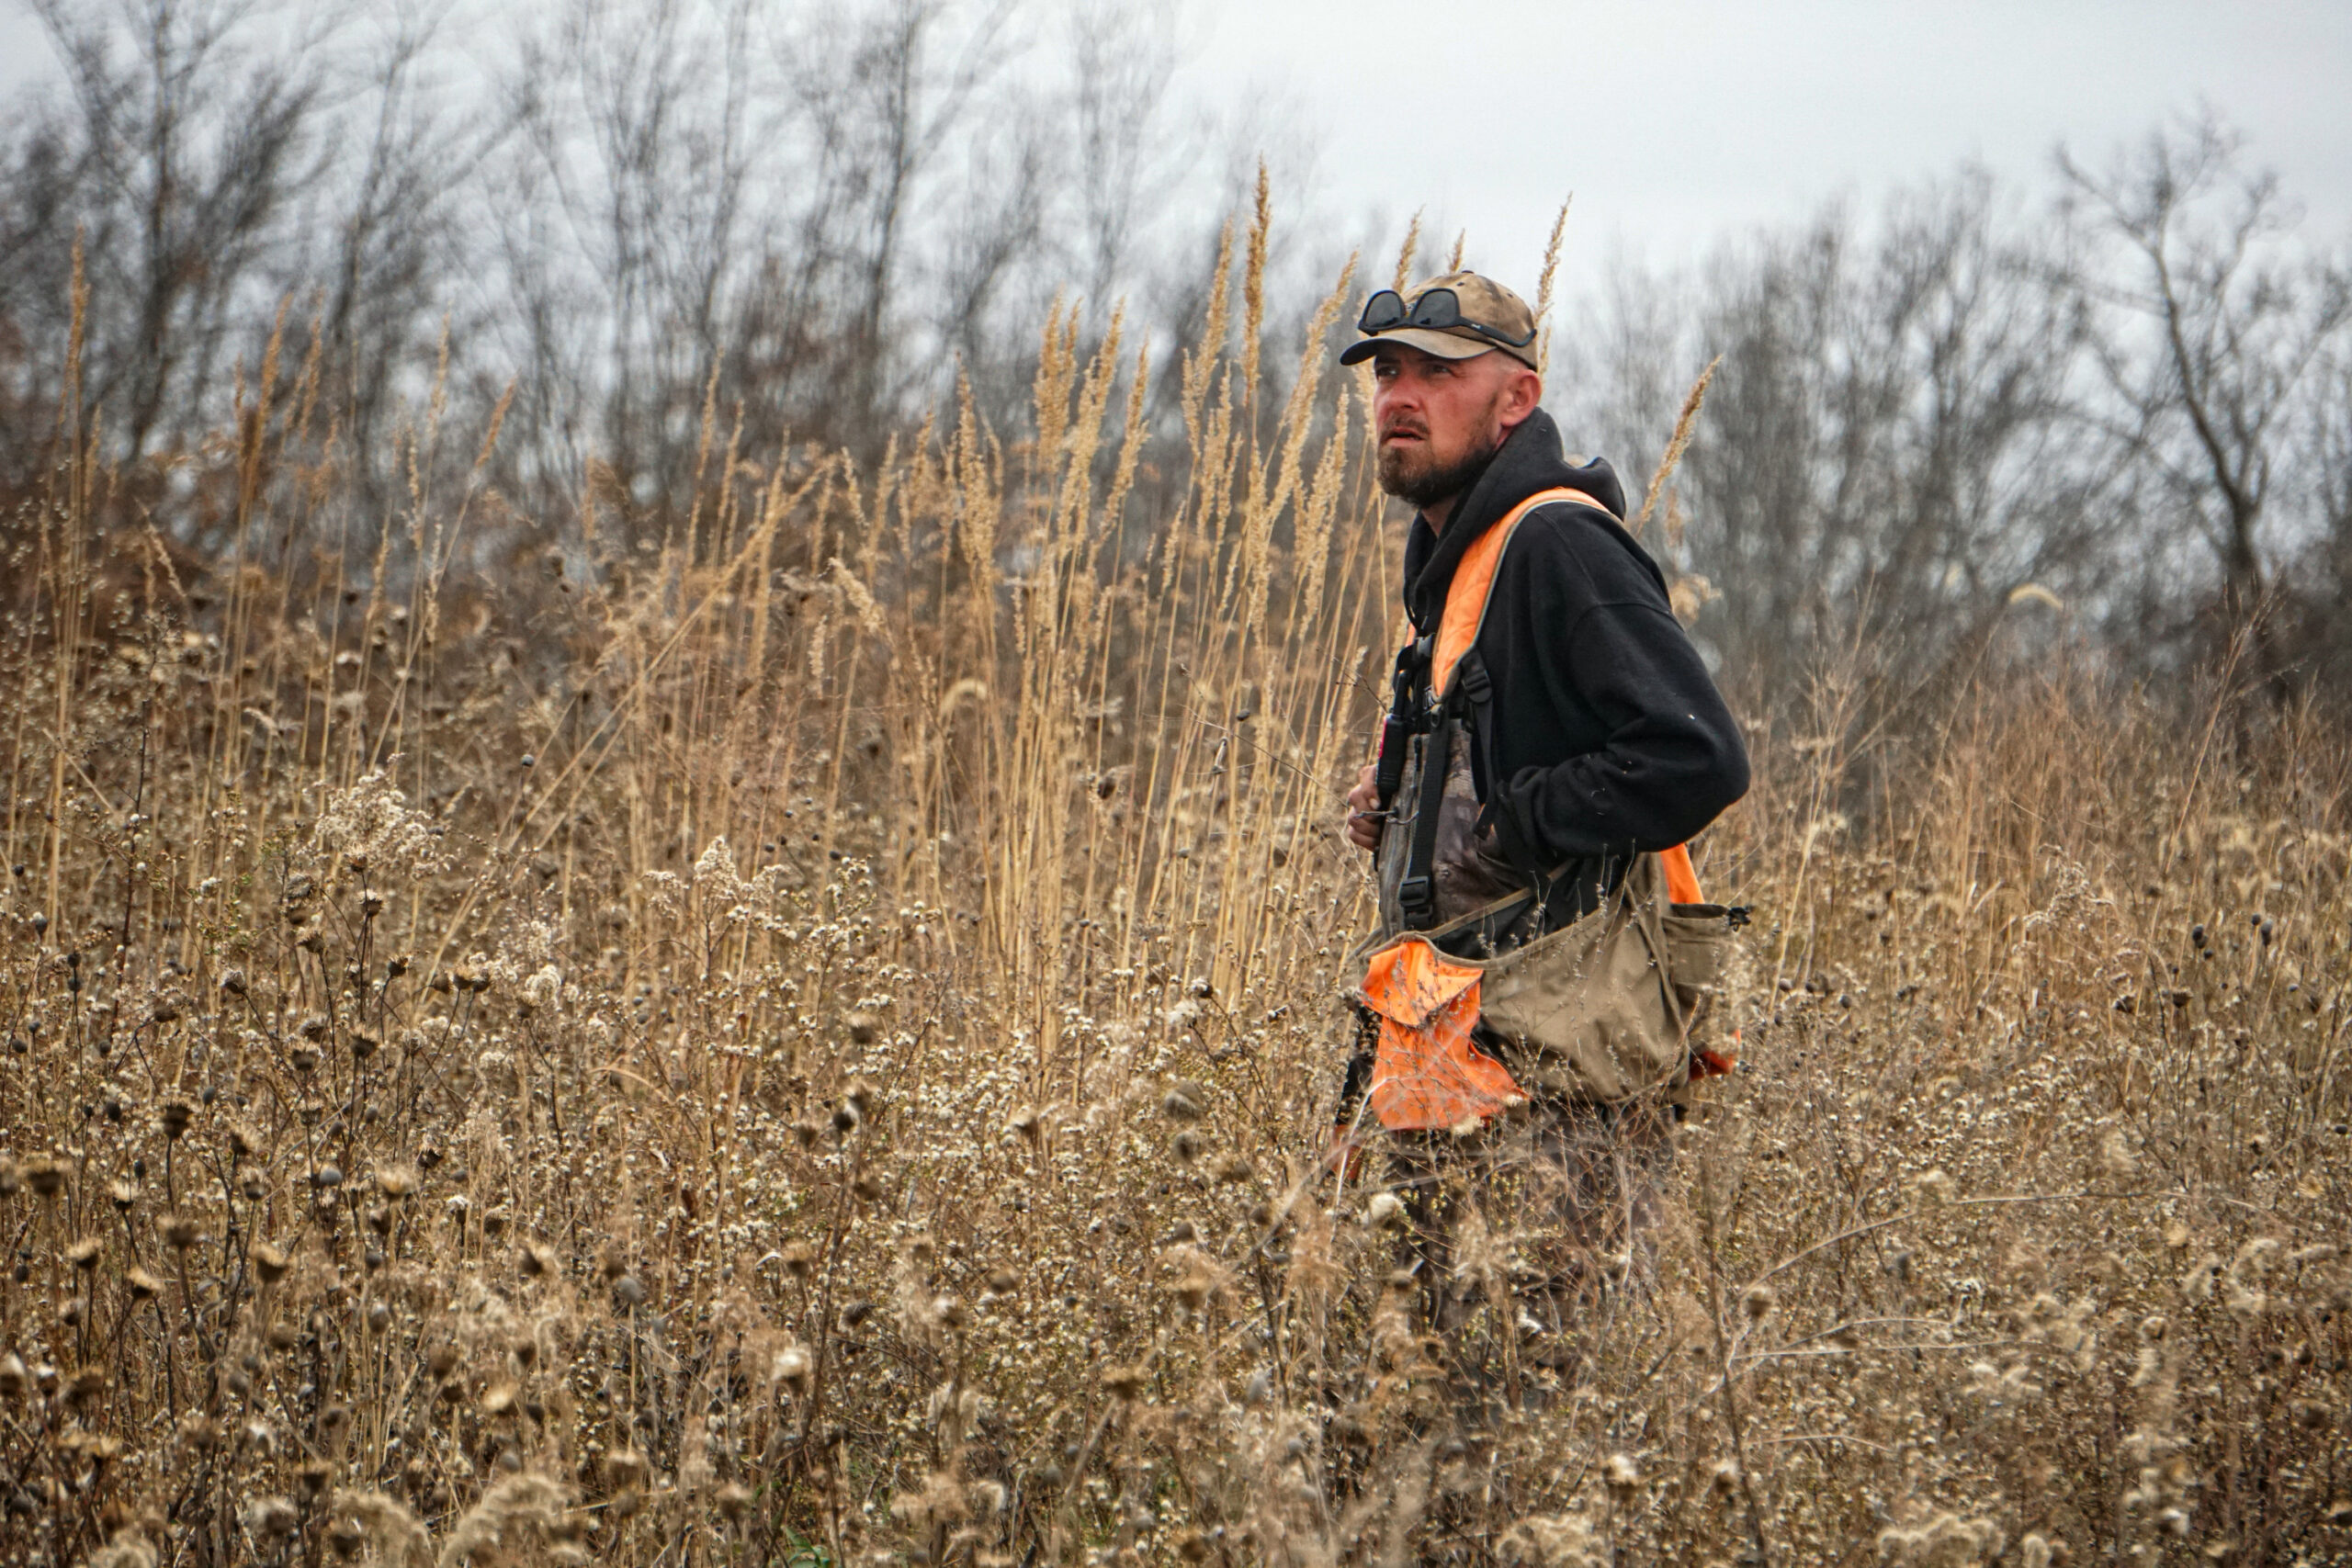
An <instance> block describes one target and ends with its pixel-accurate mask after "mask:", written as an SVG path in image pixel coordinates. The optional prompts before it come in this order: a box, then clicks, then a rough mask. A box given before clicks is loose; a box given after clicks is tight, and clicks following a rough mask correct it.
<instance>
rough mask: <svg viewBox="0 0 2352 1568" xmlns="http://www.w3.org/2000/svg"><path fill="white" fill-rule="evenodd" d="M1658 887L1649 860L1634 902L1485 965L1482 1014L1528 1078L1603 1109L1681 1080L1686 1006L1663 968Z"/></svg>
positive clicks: (1631, 893)
mask: <svg viewBox="0 0 2352 1568" xmlns="http://www.w3.org/2000/svg"><path fill="white" fill-rule="evenodd" d="M1645 871H1646V872H1647V873H1648V874H1644V872H1645ZM1657 880H1658V879H1657V875H1656V862H1655V861H1654V860H1653V859H1650V858H1649V857H1645V859H1644V860H1643V861H1642V862H1637V863H1636V871H1635V873H1634V875H1633V878H1632V885H1631V886H1628V887H1627V888H1626V889H1625V892H1626V894H1627V895H1628V896H1627V897H1621V898H1612V899H1611V900H1610V901H1609V902H1608V903H1607V904H1605V905H1604V906H1602V907H1601V908H1599V909H1596V910H1594V911H1593V912H1592V913H1590V914H1589V915H1586V916H1585V917H1584V918H1583V919H1578V920H1577V921H1575V922H1573V923H1571V924H1569V925H1566V926H1564V927H1562V928H1561V929H1560V930H1558V931H1554V932H1552V933H1551V934H1550V935H1548V936H1544V937H1542V938H1539V939H1538V940H1536V941H1534V942H1529V943H1528V944H1527V945H1526V946H1524V947H1519V948H1513V949H1512V950H1510V952H1508V953H1501V954H1499V955H1498V956H1496V957H1494V958H1492V959H1489V960H1487V964H1486V970H1487V977H1486V983H1485V985H1484V986H1483V987H1481V990H1480V997H1479V1006H1480V1010H1481V1012H1482V1013H1483V1014H1484V1022H1485V1024H1486V1027H1487V1031H1488V1032H1490V1033H1491V1034H1492V1035H1493V1036H1495V1037H1496V1040H1497V1043H1498V1046H1499V1047H1500V1049H1501V1050H1502V1052H1503V1055H1504V1059H1505V1060H1506V1061H1510V1062H1511V1063H1512V1064H1513V1065H1514V1066H1516V1067H1520V1068H1521V1076H1522V1078H1523V1080H1532V1082H1534V1083H1536V1084H1538V1085H1540V1086H1542V1087H1543V1088H1544V1089H1548V1090H1550V1091H1551V1092H1553V1093H1554V1094H1556V1095H1560V1096H1562V1097H1564V1098H1566V1099H1570V1100H1599V1101H1602V1102H1611V1101H1616V1100H1630V1099H1632V1098H1633V1097H1634V1096H1635V1095H1637V1094H1640V1093H1643V1092H1644V1091H1645V1090H1649V1089H1671V1088H1676V1087H1679V1085H1680V1084H1681V1083H1682V1082H1683V1080H1684V1077H1685V1075H1686V1072H1687V1069H1688V1066H1689V1062H1690V1049H1689V1044H1688V1041H1687V1036H1686V1034H1685V1022H1684V1010H1683V1009H1682V1007H1681V1005H1680V998H1679V997H1676V996H1674V995H1672V994H1671V993H1670V992H1669V991H1668V982H1667V979H1666V975H1665V972H1664V970H1663V969H1662V967H1661V964H1662V963H1663V962H1666V961H1668V947H1667V943H1666V939H1665V933H1664V931H1663V929H1662V923H1661V918H1660V914H1659V908H1660V906H1661V904H1662V902H1663V898H1664V889H1663V887H1661V886H1656V884H1657Z"/></svg>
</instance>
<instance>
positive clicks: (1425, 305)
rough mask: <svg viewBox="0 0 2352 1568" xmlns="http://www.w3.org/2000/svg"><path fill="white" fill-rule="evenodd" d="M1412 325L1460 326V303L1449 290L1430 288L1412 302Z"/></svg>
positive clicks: (1451, 290)
mask: <svg viewBox="0 0 2352 1568" xmlns="http://www.w3.org/2000/svg"><path fill="white" fill-rule="evenodd" d="M1413 324H1414V325H1415V326H1417V327H1458V326H1460V325H1461V324H1462V301H1461V299H1460V298H1459V297H1457V296H1456V295H1455V294H1454V292H1453V289H1451V288H1432V289H1430V290H1429V291H1428V292H1426V293H1424V294H1423V295H1422V296H1421V297H1420V298H1419V299H1416V300H1414V301H1413Z"/></svg>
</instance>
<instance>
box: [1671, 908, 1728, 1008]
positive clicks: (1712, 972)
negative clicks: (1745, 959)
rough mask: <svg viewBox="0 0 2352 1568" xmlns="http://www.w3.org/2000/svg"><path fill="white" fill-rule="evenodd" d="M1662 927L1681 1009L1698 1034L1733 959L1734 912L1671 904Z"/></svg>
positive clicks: (1675, 991)
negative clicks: (1732, 915) (1732, 917)
mask: <svg viewBox="0 0 2352 1568" xmlns="http://www.w3.org/2000/svg"><path fill="white" fill-rule="evenodd" d="M1658 926H1659V929H1660V931H1662V932H1663V933H1664V935H1665V938H1666V973H1667V978H1668V980H1669V981H1670V982H1671V983H1672V985H1673V987H1674V998H1675V1000H1676V1001H1677V1002H1679V1004H1680V1005H1681V1008H1682V1016H1683V1021H1684V1024H1685V1026H1686V1027H1687V1028H1689V1029H1691V1030H1692V1031H1695V1030H1697V1029H1698V1027H1699V1025H1700V1022H1701V1021H1702V1020H1703V1019H1705V1017H1706V1016H1707V1013H1708V1011H1709V1010H1710V1008H1711V1006H1712V1004H1713V1001H1714V996H1715V992H1716V990H1717V989H1718V988H1719V987H1721V986H1722V984H1723V979H1724V966H1725V965H1726V964H1728V963H1729V962H1730V959H1731V944H1732V925H1731V911H1730V910H1729V909H1728V908H1724V906H1723V905H1721V904H1670V905H1668V907H1667V910H1666V913H1665V914H1664V915H1663V916H1661V917H1660V918H1659V919H1658Z"/></svg>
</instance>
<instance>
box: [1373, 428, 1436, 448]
mask: <svg viewBox="0 0 2352 1568" xmlns="http://www.w3.org/2000/svg"><path fill="white" fill-rule="evenodd" d="M1428 436H1429V433H1428V432H1427V431H1424V430H1387V431H1383V432H1382V433H1381V435H1380V440H1381V445H1383V446H1386V445H1387V444H1388V443H1389V442H1391V441H1422V440H1426V439H1428Z"/></svg>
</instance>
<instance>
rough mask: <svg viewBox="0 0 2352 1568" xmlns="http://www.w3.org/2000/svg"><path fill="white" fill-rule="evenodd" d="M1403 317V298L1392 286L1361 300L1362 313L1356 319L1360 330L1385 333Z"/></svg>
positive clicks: (1402, 319)
mask: <svg viewBox="0 0 2352 1568" xmlns="http://www.w3.org/2000/svg"><path fill="white" fill-rule="evenodd" d="M1404 319H1405V300H1404V297H1403V296H1401V295H1399V294H1398V293H1397V291H1396V290H1395V289H1394V288H1384V289H1382V290H1381V291H1380V292H1379V293H1377V294H1375V295H1374V296H1373V297H1372V298H1371V299H1367V300H1365V301H1364V302H1363V315H1362V316H1361V317H1359V318H1358V319H1357V321H1356V328H1357V330H1358V331H1360V332H1367V333H1385V332H1386V331H1387V330H1388V329H1389V328H1391V327H1393V326H1396V325H1397V324H1398V323H1399V322H1401V321H1404Z"/></svg>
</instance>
